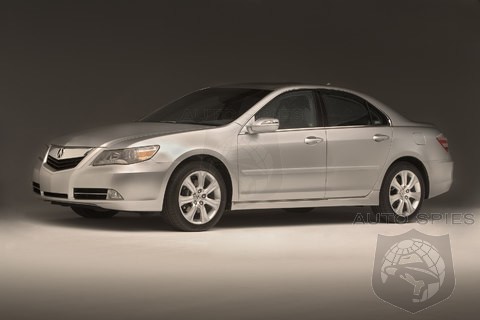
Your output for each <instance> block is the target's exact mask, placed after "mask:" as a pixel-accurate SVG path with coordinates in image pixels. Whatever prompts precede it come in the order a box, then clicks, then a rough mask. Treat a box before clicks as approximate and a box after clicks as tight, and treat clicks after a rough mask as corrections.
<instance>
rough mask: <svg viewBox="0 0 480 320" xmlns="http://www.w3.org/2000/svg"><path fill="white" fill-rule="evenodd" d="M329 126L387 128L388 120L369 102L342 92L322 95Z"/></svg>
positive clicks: (328, 92) (330, 92) (329, 92)
mask: <svg viewBox="0 0 480 320" xmlns="http://www.w3.org/2000/svg"><path fill="white" fill-rule="evenodd" d="M322 101H323V104H324V106H325V112H326V116H327V123H328V126H331V127H333V126H385V125H389V122H388V118H387V117H386V116H385V115H384V114H383V113H382V112H381V111H379V110H378V109H377V108H375V107H374V106H373V105H371V104H370V103H369V102H367V101H365V100H363V99H362V98H360V97H358V96H355V95H353V94H350V93H347V92H342V91H338V92H337V91H327V92H323V93H322Z"/></svg>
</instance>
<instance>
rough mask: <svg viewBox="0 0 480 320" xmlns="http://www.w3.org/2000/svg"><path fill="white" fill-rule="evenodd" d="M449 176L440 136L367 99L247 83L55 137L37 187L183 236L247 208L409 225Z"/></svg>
mask: <svg viewBox="0 0 480 320" xmlns="http://www.w3.org/2000/svg"><path fill="white" fill-rule="evenodd" d="M452 171H453V162H452V159H451V157H450V154H449V151H448V141H447V138H446V137H445V136H444V135H443V134H442V133H441V132H440V131H439V130H437V129H436V128H435V127H433V126H432V125H429V124H423V123H417V122H412V121H410V120H407V119H406V118H404V117H403V116H401V115H400V114H399V113H397V112H395V111H394V110H392V109H390V108H389V107H387V106H385V105H384V104H383V103H381V102H379V101H377V100H375V99H373V98H371V97H369V96H367V95H365V94H361V93H357V92H353V91H350V90H346V89H341V88H334V87H330V86H314V85H295V84H288V85H287V84H240V85H228V86H219V87H211V88H206V89H202V90H199V91H196V92H193V93H190V94H187V95H185V96H184V97H182V98H180V99H178V100H176V101H174V102H172V103H170V104H167V105H165V106H163V107H161V108H159V109H157V110H155V111H153V112H152V113H151V114H149V115H147V116H146V117H144V118H142V119H141V120H139V121H136V122H130V123H123V124H117V125H112V126H107V127H102V128H98V129H94V130H88V131H84V132H79V133H75V134H71V135H66V136H63V137H60V138H57V139H54V140H53V141H51V142H50V143H49V144H48V145H47V146H46V150H45V153H44V154H41V155H40V156H39V160H38V163H37V164H36V166H35V168H34V172H33V191H34V192H35V193H37V194H38V195H39V196H40V197H41V198H42V199H44V200H46V201H50V202H51V203H53V204H60V205H65V206H69V207H71V208H72V209H73V211H74V212H76V213H77V214H79V215H80V216H82V217H85V218H108V217H112V216H114V215H115V214H117V213H118V212H119V211H135V212H161V214H162V216H163V217H164V218H165V219H166V221H167V222H168V223H170V224H171V225H172V226H173V227H174V228H176V229H179V230H184V231H202V230H207V229H210V228H212V227H213V226H214V225H215V224H216V223H217V222H218V221H219V220H220V219H221V217H222V215H223V214H224V212H225V211H228V210H239V209H242V210H243V209H266V208H285V209H288V210H291V211H304V210H309V209H310V208H315V207H326V206H371V207H372V208H373V211H374V212H375V213H381V215H382V216H386V217H395V218H402V219H406V218H409V217H413V216H414V215H415V214H417V213H418V212H419V210H420V208H421V205H422V202H423V201H424V199H428V198H432V197H435V196H438V195H439V194H442V193H444V192H446V191H448V190H449V188H450V185H451V183H452ZM394 221H396V219H394Z"/></svg>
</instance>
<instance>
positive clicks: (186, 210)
mask: <svg viewBox="0 0 480 320" xmlns="http://www.w3.org/2000/svg"><path fill="white" fill-rule="evenodd" d="M170 183H171V185H169V186H168V188H167V192H166V197H165V210H164V211H165V212H164V215H163V217H164V218H165V220H166V221H167V222H168V223H169V224H170V225H171V226H173V227H174V228H175V229H178V230H182V231H205V230H208V229H210V228H212V227H213V226H214V225H215V224H217V222H218V221H219V220H220V218H221V217H222V215H223V213H224V211H225V206H226V203H227V188H226V185H225V182H224V180H223V177H222V175H221V174H220V172H219V171H218V170H217V168H215V166H213V165H212V164H211V163H209V162H202V161H195V162H190V163H187V164H185V165H184V166H182V167H180V168H179V169H178V170H176V171H175V172H174V173H173V175H172V177H171V179H170Z"/></svg>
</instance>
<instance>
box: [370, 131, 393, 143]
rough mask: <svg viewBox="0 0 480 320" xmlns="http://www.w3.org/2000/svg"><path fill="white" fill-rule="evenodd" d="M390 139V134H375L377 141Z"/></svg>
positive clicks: (374, 137)
mask: <svg viewBox="0 0 480 320" xmlns="http://www.w3.org/2000/svg"><path fill="white" fill-rule="evenodd" d="M388 139H390V137H389V136H387V135H385V134H378V133H377V134H375V135H374V136H373V141H376V142H381V141H385V140H388Z"/></svg>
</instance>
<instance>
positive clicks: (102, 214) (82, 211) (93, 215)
mask: <svg viewBox="0 0 480 320" xmlns="http://www.w3.org/2000/svg"><path fill="white" fill-rule="evenodd" d="M71 208H72V210H73V211H74V212H75V213H76V214H78V215H79V216H81V217H84V218H87V219H107V218H111V217H113V216H114V215H116V214H117V213H118V211H115V210H95V209H90V208H86V207H78V206H72V207H71Z"/></svg>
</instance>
